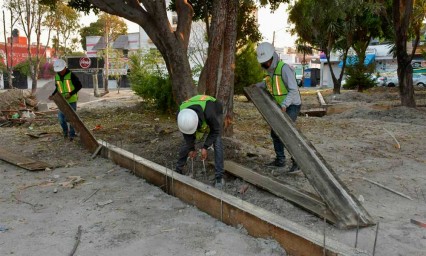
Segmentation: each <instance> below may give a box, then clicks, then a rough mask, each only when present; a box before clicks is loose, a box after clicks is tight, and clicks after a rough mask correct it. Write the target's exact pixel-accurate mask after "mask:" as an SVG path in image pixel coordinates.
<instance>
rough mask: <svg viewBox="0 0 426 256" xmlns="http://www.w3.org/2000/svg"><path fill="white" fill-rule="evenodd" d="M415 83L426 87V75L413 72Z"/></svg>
mask: <svg viewBox="0 0 426 256" xmlns="http://www.w3.org/2000/svg"><path fill="white" fill-rule="evenodd" d="M413 85H417V86H418V87H426V75H425V74H413Z"/></svg>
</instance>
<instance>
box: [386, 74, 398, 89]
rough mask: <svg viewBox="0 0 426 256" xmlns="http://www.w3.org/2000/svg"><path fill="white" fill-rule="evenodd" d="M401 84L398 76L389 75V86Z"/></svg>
mask: <svg viewBox="0 0 426 256" xmlns="http://www.w3.org/2000/svg"><path fill="white" fill-rule="evenodd" d="M398 85H399V80H398V76H388V77H387V84H386V86H387V87H395V86H398Z"/></svg>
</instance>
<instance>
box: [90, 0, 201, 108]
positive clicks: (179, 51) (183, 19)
mask: <svg viewBox="0 0 426 256" xmlns="http://www.w3.org/2000/svg"><path fill="white" fill-rule="evenodd" d="M88 1H89V2H90V3H92V4H93V5H94V6H95V7H97V8H99V9H100V10H101V11H104V12H107V13H109V14H113V15H117V16H120V17H123V18H125V19H127V20H129V21H133V22H135V23H136V24H139V25H140V26H141V27H142V28H143V29H144V30H145V32H146V33H147V34H148V36H149V38H150V39H151V40H152V42H153V43H154V44H155V46H156V47H157V49H158V50H159V51H160V53H161V55H162V56H163V58H164V61H165V62H166V66H167V70H168V72H169V75H170V79H171V81H172V91H173V96H174V99H175V101H176V103H178V104H180V103H181V102H182V101H184V100H186V99H188V98H190V97H191V96H194V95H196V94H197V91H196V88H195V85H194V83H193V81H192V75H191V68H190V65H189V61H188V57H187V50H188V42H189V35H190V32H191V24H192V16H193V13H194V11H193V9H192V6H191V5H190V4H189V3H188V1H186V0H176V1H175V3H176V13H177V15H178V24H177V27H176V30H174V29H173V28H172V26H171V24H170V22H169V20H168V18H167V6H166V3H165V1H145V0H142V1H139V0H128V1H124V2H123V1H116V0H88ZM141 4H142V5H143V6H141Z"/></svg>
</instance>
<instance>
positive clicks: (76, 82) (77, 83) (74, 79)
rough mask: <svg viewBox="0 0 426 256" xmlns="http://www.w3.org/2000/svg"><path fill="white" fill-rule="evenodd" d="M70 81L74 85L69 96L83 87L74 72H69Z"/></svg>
mask: <svg viewBox="0 0 426 256" xmlns="http://www.w3.org/2000/svg"><path fill="white" fill-rule="evenodd" d="M71 82H72V84H73V85H74V90H72V91H71V92H70V96H72V95H74V94H76V93H77V92H78V91H80V89H81V88H82V87H83V85H82V84H81V82H80V79H78V77H77V76H76V75H75V74H74V73H71Z"/></svg>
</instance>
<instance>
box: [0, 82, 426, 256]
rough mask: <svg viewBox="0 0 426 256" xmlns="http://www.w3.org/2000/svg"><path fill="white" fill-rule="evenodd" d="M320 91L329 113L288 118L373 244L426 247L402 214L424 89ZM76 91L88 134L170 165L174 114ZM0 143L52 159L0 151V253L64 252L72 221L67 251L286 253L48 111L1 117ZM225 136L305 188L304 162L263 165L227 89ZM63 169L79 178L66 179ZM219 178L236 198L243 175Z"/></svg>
mask: <svg viewBox="0 0 426 256" xmlns="http://www.w3.org/2000/svg"><path fill="white" fill-rule="evenodd" d="M49 93H50V91H49V90H48V89H46V88H42V89H40V90H39V91H38V93H37V98H38V100H39V101H40V102H47V95H49ZM301 93H302V98H303V109H304V110H306V109H309V108H315V107H318V106H319V104H318V100H317V98H316V89H314V88H308V89H305V88H303V89H302V90H301ZM322 93H323V95H324V97H325V100H326V102H327V103H331V104H333V105H332V106H330V107H329V110H328V111H329V112H328V114H327V115H326V116H324V117H311V116H300V117H299V118H298V120H297V123H296V125H297V127H298V129H299V130H300V131H301V132H302V133H303V135H304V136H305V137H306V138H307V139H308V140H309V141H310V142H311V143H312V144H313V145H314V147H315V148H316V149H317V151H318V152H319V153H320V154H321V155H322V156H323V158H324V159H325V160H326V161H327V163H328V164H329V165H331V166H332V168H333V170H334V171H335V172H336V173H337V174H338V175H339V177H340V178H341V180H342V181H343V182H344V183H345V184H346V186H347V187H348V188H349V189H350V191H351V192H352V193H353V195H354V196H356V197H357V198H359V200H360V201H361V202H362V203H363V205H364V207H365V208H366V209H367V211H368V212H369V213H370V215H371V216H372V217H373V218H374V220H375V221H377V222H378V223H379V230H378V235H377V245H376V248H375V255H416V256H424V255H426V228H422V227H419V226H417V225H414V224H412V223H410V219H415V220H418V221H422V222H426V157H425V155H426V147H425V144H426V139H425V134H426V109H425V107H424V105H425V103H426V90H424V89H423V90H417V91H416V97H417V103H418V104H419V105H421V106H420V107H418V108H417V109H408V108H404V107H400V106H398V104H399V98H398V92H397V89H395V88H375V89H372V90H369V91H367V92H364V93H358V92H354V91H342V94H340V95H332V94H331V91H329V90H323V91H322ZM79 95H80V103H79V108H78V114H79V115H80V117H81V119H82V120H83V122H84V123H85V124H86V126H87V127H88V128H89V129H93V134H94V135H95V137H96V138H97V139H102V140H105V141H108V142H109V143H112V144H115V145H117V146H119V147H121V148H124V149H125V150H128V151H130V152H133V153H135V154H137V155H140V156H142V157H144V158H146V159H149V160H151V161H154V162H156V163H159V164H161V165H163V166H166V167H168V168H173V166H174V164H175V160H176V157H177V152H178V148H179V145H180V143H181V140H182V138H181V134H180V133H179V131H178V130H177V127H176V123H175V116H174V115H173V114H167V113H159V112H158V111H157V110H156V109H155V108H154V107H152V106H151V105H150V104H148V103H146V102H143V101H142V100H141V99H140V98H138V97H137V96H135V95H133V93H132V92H131V91H129V90H121V91H120V93H117V91H111V92H110V93H109V94H107V95H105V96H104V97H102V98H101V99H98V98H95V97H93V92H92V91H90V90H86V89H84V90H82V91H81V92H80V93H79ZM49 106H50V107H54V104H52V103H49ZM41 132H45V133H46V134H43V135H42V136H40V138H32V137H30V136H27V135H25V134H26V133H31V134H40V133H41ZM0 142H1V144H2V145H3V146H2V147H3V148H6V149H8V150H9V151H11V152H14V153H21V154H22V155H24V156H27V157H31V158H34V159H37V160H40V161H44V162H47V163H50V164H51V165H52V166H53V167H52V168H51V169H49V170H45V171H40V172H29V171H26V170H23V169H20V168H18V167H16V166H13V165H10V164H7V163H4V162H2V161H0V173H1V179H0V206H1V207H0V254H1V255H11V254H13V255H64V254H69V253H70V252H71V250H72V248H73V246H74V245H75V241H76V239H75V235H76V234H77V230H78V226H79V225H81V228H82V234H81V239H80V244H79V245H78V247H77V251H76V253H75V255H117V254H118V253H120V254H122V255H286V254H285V251H284V250H283V249H282V248H281V247H280V246H279V244H277V243H276V242H275V241H273V240H265V239H255V238H253V237H250V236H248V235H247V234H246V231H245V230H244V229H243V228H239V229H238V228H237V229H236V228H232V227H229V226H226V225H225V224H223V223H221V222H219V221H217V220H215V219H213V218H211V217H210V216H208V215H207V214H205V213H202V212H200V211H198V210H197V209H195V208H193V207H190V206H187V205H185V204H184V203H182V202H181V201H179V200H178V199H176V198H173V197H171V196H169V195H167V194H165V193H163V192H162V191H161V190H160V189H159V188H156V187H153V186H151V185H149V184H147V183H145V182H144V181H143V180H142V179H139V178H137V177H135V176H133V175H132V174H131V173H130V172H128V171H127V170H125V169H122V168H120V167H118V166H115V165H114V164H113V163H112V162H110V161H109V160H106V159H102V158H95V159H92V158H91V155H90V154H89V153H88V152H87V151H85V150H84V149H83V147H82V145H81V144H80V142H79V140H78V139H77V140H76V141H74V142H68V141H64V140H63V138H62V136H61V133H60V127H59V125H58V123H57V120H56V116H54V115H50V116H49V115H46V116H45V117H44V118H42V120H40V121H37V122H33V123H32V124H31V125H30V124H23V125H20V126H15V127H2V128H0ZM398 144H399V146H400V147H398V146H397V145H398ZM224 146H225V159H227V160H232V161H235V162H237V163H240V164H242V165H244V166H246V167H249V168H251V169H253V170H256V171H258V172H260V173H263V174H265V175H268V176H270V177H272V178H274V179H276V180H282V181H286V182H287V183H290V184H292V185H294V186H297V187H298V188H300V189H304V190H307V191H310V192H313V193H315V190H314V189H313V188H312V187H311V186H310V184H309V182H308V180H307V179H306V178H305V177H304V175H303V173H299V174H293V175H290V174H286V171H287V170H288V167H285V168H278V169H270V168H266V167H265V164H266V163H267V162H269V161H271V159H272V158H273V156H274V152H273V148H272V142H271V139H270V137H269V127H268V125H267V123H266V122H265V121H264V120H263V118H262V117H261V115H260V114H259V112H258V111H257V110H256V108H255V107H254V105H253V104H252V103H251V102H248V101H247V100H246V99H245V98H244V97H242V96H240V97H236V100H235V117H234V135H233V136H232V137H226V138H224ZM210 155H211V156H212V155H213V154H210ZM211 156H210V157H211ZM211 159H212V158H211ZM287 159H290V157H287ZM288 165H290V163H289V161H288V163H287V166H288ZM195 169H196V170H198V171H197V174H196V176H195V178H196V179H199V180H200V181H203V182H206V183H211V182H212V180H213V177H214V176H213V175H214V174H213V173H214V171H213V168H212V167H210V166H209V167H208V173H207V176H205V175H203V173H202V172H201V169H202V164H201V162H200V161H195ZM73 176H78V177H81V178H82V179H83V180H82V181H80V182H78V183H76V184H74V186H73V187H72V188H70V187H66V186H64V185H65V184H67V183H64V182H67V181H70V179H71V178H72V177H73ZM70 177H71V178H70ZM364 178H366V179H369V180H372V181H376V182H379V183H380V184H383V185H384V186H386V187H388V188H391V189H393V190H394V191H397V192H400V193H402V194H404V195H406V196H408V197H410V198H411V199H412V200H410V199H408V198H406V197H403V196H400V195H398V194H396V193H393V192H391V191H388V190H385V189H383V188H381V187H379V186H377V185H375V184H372V183H370V182H368V181H367V180H365V179H364ZM225 180H226V185H225V188H224V191H225V192H226V193H229V194H232V195H234V196H237V197H240V195H239V194H238V191H239V189H240V187H241V186H242V185H243V184H245V181H242V180H241V179H238V178H235V177H233V176H231V175H229V174H226V176H225ZM244 200H246V201H248V202H250V203H253V204H255V205H258V206H260V207H263V208H265V209H267V210H269V211H271V212H273V213H276V214H278V215H281V216H283V217H286V218H288V219H289V220H291V221H294V222H296V223H298V224H300V225H303V226H306V227H308V228H310V229H312V230H314V231H316V232H317V233H320V234H322V233H323V232H324V223H323V221H322V220H321V219H319V218H318V217H316V216H314V215H312V214H310V213H308V212H306V211H303V210H301V209H299V208H298V207H297V206H294V205H292V204H290V203H288V202H287V201H285V200H283V199H281V198H278V197H276V196H273V195H271V194H269V193H268V192H265V191H263V190H261V189H257V188H256V187H254V186H251V185H250V186H249V189H248V190H247V192H246V194H245V195H244ZM325 231H326V237H328V238H330V239H334V240H338V241H340V242H342V243H345V244H347V245H350V246H354V244H355V237H356V231H355V230H339V229H337V228H336V227H334V226H332V225H329V224H326V227H325ZM375 233H376V226H372V227H367V228H362V229H360V231H359V235H358V242H357V247H358V248H360V249H361V250H363V251H367V252H369V253H372V252H373V248H374V240H375Z"/></svg>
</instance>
